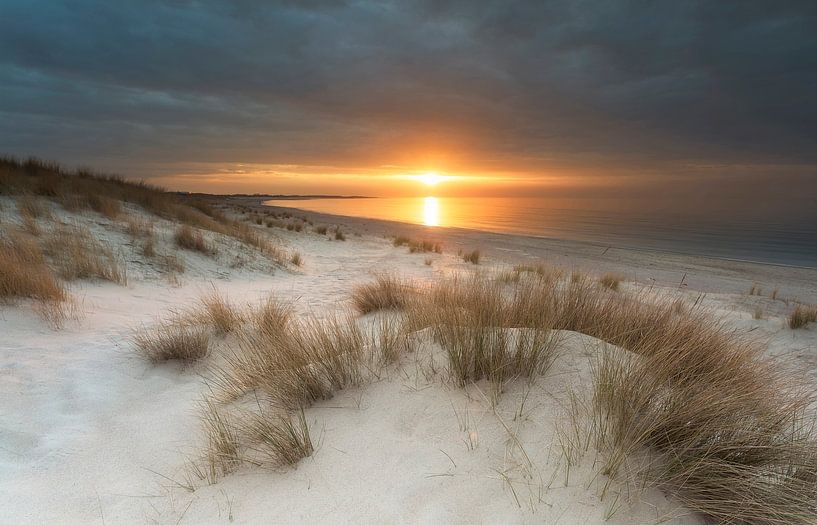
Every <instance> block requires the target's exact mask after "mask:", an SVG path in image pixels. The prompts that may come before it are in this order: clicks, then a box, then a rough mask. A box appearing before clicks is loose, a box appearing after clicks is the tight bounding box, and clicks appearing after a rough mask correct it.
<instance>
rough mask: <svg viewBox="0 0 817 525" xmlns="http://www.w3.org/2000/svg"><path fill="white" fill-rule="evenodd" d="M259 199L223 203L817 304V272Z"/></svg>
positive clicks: (503, 256)
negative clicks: (762, 290)
mask: <svg viewBox="0 0 817 525" xmlns="http://www.w3.org/2000/svg"><path fill="white" fill-rule="evenodd" d="M264 200H265V199H260V198H248V197H228V198H226V199H225V201H226V202H232V203H235V204H241V205H244V206H248V207H251V208H253V209H255V210H256V211H261V210H270V211H274V212H277V213H281V212H286V213H293V212H294V213H296V214H298V215H300V216H303V217H306V218H308V219H309V220H312V221H313V222H316V223H326V224H328V225H339V226H341V227H342V228H345V229H347V230H350V231H351V232H353V233H354V232H357V233H360V234H363V235H373V236H377V237H391V236H397V235H405V236H408V237H415V238H425V239H428V240H431V241H434V242H441V243H443V245H444V249H445V246H446V245H447V246H448V249H447V250H446V251H449V252H450V251H452V249H453V250H454V251H455V252H456V250H457V249H462V250H473V249H479V250H480V251H482V252H483V254H485V255H487V256H488V257H489V258H491V259H494V260H496V261H498V262H501V263H507V264H521V263H525V262H527V263H530V262H534V260H538V261H541V262H546V263H548V264H551V265H555V266H558V267H561V268H563V269H577V270H583V271H594V272H598V271H611V272H620V273H624V274H625V275H627V277H628V278H631V279H634V280H638V281H641V282H644V283H648V284H655V285H659V286H670V287H671V286H680V287H687V288H690V289H693V290H698V291H700V292H702V293H711V292H715V293H740V292H746V291H747V290H749V288H750V287H752V286H753V285H761V286H762V287H764V288H767V289H770V290H771V289H775V288H777V289H779V290H780V292H781V293H785V294H786V295H787V297H791V298H792V299H794V300H798V301H803V302H812V303H813V302H817V268H811V267H806V266H796V265H785V264H780V263H769V262H759V261H747V260H739V259H729V258H719V257H711V256H705V255H691V254H686V253H681V252H671V251H664V250H659V249H651V248H633V247H623V246H613V245H605V244H601V243H594V242H592V241H580V240H570V239H558V238H550V237H537V236H532V235H525V234H513V233H497V232H490V231H484V230H472V229H468V228H458V227H442V226H440V227H437V226H434V227H432V226H425V225H421V224H412V223H404V222H399V221H391V220H385V219H371V218H363V217H352V216H345V215H333V214H328V213H321V212H314V211H309V210H302V209H299V208H294V207H285V206H270V205H266V204H264Z"/></svg>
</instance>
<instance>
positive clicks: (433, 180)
mask: <svg viewBox="0 0 817 525" xmlns="http://www.w3.org/2000/svg"><path fill="white" fill-rule="evenodd" d="M418 178H419V180H420V182H422V183H423V184H425V185H426V186H436V185H437V184H439V183H440V182H441V181H442V180H443V178H442V177H441V176H440V175H439V174H438V173H435V172H433V171H429V172H428V173H424V174H422V175H420V176H419V177H418Z"/></svg>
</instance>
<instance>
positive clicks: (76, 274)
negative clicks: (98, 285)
mask: <svg viewBox="0 0 817 525" xmlns="http://www.w3.org/2000/svg"><path fill="white" fill-rule="evenodd" d="M43 244H44V247H45V253H46V255H48V257H49V258H50V259H51V261H52V262H53V263H54V265H55V267H56V269H57V273H58V274H59V276H60V277H62V278H63V279H65V280H67V281H74V280H77V279H102V280H105V281H111V282H113V283H117V284H121V285H125V284H127V282H128V278H127V271H126V268H125V266H124V265H123V264H122V263H121V261H120V260H119V258H118V257H117V256H116V255H114V253H113V252H112V251H111V250H110V248H108V247H107V246H105V245H104V244H103V243H102V242H101V241H99V240H98V239H96V238H95V237H94V236H93V235H92V234H91V232H90V230H88V229H87V228H84V227H81V226H65V225H62V226H59V227H58V228H56V229H54V230H53V231H52V232H51V235H49V236H48V238H46V239H45V241H44V243H43Z"/></svg>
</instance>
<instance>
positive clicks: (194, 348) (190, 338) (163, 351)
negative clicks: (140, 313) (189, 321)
mask: <svg viewBox="0 0 817 525" xmlns="http://www.w3.org/2000/svg"><path fill="white" fill-rule="evenodd" d="M133 342H134V344H135V345H136V349H137V350H138V351H139V353H140V354H142V356H143V357H145V358H147V359H148V360H150V361H151V362H153V363H162V362H164V361H171V360H178V361H188V362H189V361H196V360H198V359H202V358H204V357H206V356H207V354H208V352H209V345H210V337H209V336H208V335H207V333H206V332H204V331H203V330H201V329H200V328H198V327H194V326H187V325H185V324H183V323H178V322H172V321H165V322H160V323H159V324H158V325H157V326H155V327H152V328H142V329H140V330H138V331H137V332H136V334H134V336H133Z"/></svg>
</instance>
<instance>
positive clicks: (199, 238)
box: [173, 224, 216, 257]
mask: <svg viewBox="0 0 817 525" xmlns="http://www.w3.org/2000/svg"><path fill="white" fill-rule="evenodd" d="M173 241H174V242H175V243H176V246H178V247H179V248H182V249H185V250H189V251H191V252H199V253H201V254H204V255H207V256H211V257H212V256H214V255H215V254H216V249H215V247H213V246H212V245H211V244H210V243H209V242H207V240H206V239H205V238H204V235H203V234H202V233H201V232H200V231H198V230H194V229H193V228H191V227H190V226H188V225H186V224H183V225H181V226H179V227H178V228H176V232H175V233H174V234H173Z"/></svg>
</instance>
